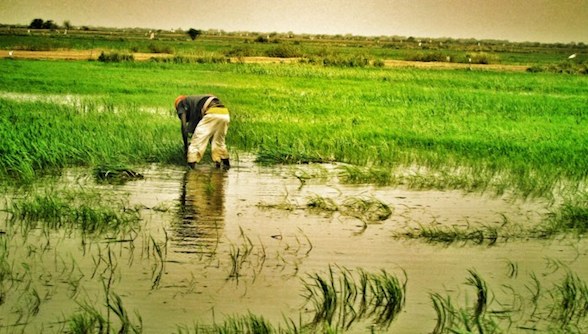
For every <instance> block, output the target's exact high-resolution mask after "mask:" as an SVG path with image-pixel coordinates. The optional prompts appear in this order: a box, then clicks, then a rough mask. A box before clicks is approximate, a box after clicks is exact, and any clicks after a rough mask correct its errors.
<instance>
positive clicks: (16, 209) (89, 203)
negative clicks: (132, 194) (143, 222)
mask: <svg viewBox="0 0 588 334" xmlns="http://www.w3.org/2000/svg"><path fill="white" fill-rule="evenodd" d="M102 200H103V198H102V197H101V196H100V195H99V194H90V193H84V192H61V193H54V192H48V193H46V194H32V195H29V196H27V197H24V198H22V199H17V200H15V201H13V202H12V203H11V206H10V207H9V208H7V212H8V213H9V214H10V218H9V221H10V223H11V224H19V226H21V227H22V228H24V229H26V230H30V229H34V228H36V227H37V226H38V224H42V225H41V226H42V227H43V228H47V229H50V230H55V229H61V228H65V229H72V230H78V231H81V232H82V234H84V235H88V236H92V235H101V234H104V233H109V232H115V233H118V232H128V231H131V230H132V229H133V227H134V226H135V225H136V224H137V223H138V222H139V220H140V217H139V212H138V210H135V209H133V208H129V207H126V206H125V205H124V203H123V206H122V207H121V208H114V209H113V208H112V207H111V206H110V205H109V206H108V207H106V206H104V204H102V203H101V202H102Z"/></svg>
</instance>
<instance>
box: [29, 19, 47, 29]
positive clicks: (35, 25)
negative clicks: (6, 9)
mask: <svg viewBox="0 0 588 334" xmlns="http://www.w3.org/2000/svg"><path fill="white" fill-rule="evenodd" d="M43 23H44V21H43V19H34V20H33V21H31V24H29V28H30V29H42V28H43Z"/></svg>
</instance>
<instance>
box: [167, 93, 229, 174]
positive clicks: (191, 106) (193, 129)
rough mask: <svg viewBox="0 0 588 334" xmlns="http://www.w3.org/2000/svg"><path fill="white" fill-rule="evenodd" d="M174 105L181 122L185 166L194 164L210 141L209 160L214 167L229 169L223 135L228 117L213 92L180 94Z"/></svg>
mask: <svg viewBox="0 0 588 334" xmlns="http://www.w3.org/2000/svg"><path fill="white" fill-rule="evenodd" d="M174 105H175V107H176V111H177V112H178V117H179V118H180V121H181V122H182V139H183V140H184V153H185V155H186V160H187V162H188V165H189V166H190V167H194V166H195V165H196V164H197V163H199V162H200V160H202V156H203V155H204V152H205V151H206V147H207V146H208V142H211V145H212V151H211V155H212V161H214V163H215V164H216V166H217V167H221V166H222V167H223V168H225V169H228V168H230V167H231V165H230V163H229V152H228V150H227V146H226V144H225V138H226V135H227V131H228V129H229V122H230V120H231V118H230V116H229V110H228V109H227V108H225V106H224V105H223V103H222V102H221V101H220V99H219V98H218V97H216V96H213V95H188V96H185V95H180V96H178V97H177V98H176V100H175V102H174ZM190 135H191V137H190Z"/></svg>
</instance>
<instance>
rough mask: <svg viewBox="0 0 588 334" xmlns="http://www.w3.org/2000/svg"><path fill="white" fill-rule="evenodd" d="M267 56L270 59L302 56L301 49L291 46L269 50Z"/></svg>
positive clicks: (281, 46)
mask: <svg viewBox="0 0 588 334" xmlns="http://www.w3.org/2000/svg"><path fill="white" fill-rule="evenodd" d="M265 54H266V55H267V56H268V57H278V58H297V57H301V56H302V52H301V51H300V49H298V48H296V47H294V46H291V45H280V46H277V47H275V48H272V49H270V50H267V51H266V52H265Z"/></svg>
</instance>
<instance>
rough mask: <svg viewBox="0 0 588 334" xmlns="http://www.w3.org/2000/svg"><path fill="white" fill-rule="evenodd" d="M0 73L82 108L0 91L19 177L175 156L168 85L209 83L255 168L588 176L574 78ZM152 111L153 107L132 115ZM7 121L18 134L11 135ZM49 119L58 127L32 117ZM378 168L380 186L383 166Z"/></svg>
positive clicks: (28, 90)
mask: <svg viewBox="0 0 588 334" xmlns="http://www.w3.org/2000/svg"><path fill="white" fill-rule="evenodd" d="M0 72H1V74H2V75H3V77H4V78H6V80H2V81H1V82H0V91H4V92H12V93H23V94H41V95H45V94H52V95H55V94H57V95H61V94H70V95H73V96H80V97H83V98H84V99H85V100H84V101H88V102H85V103H86V104H87V105H89V108H86V109H88V112H84V113H81V112H80V110H82V106H63V105H56V104H55V103H39V102H34V103H33V102H30V103H29V102H27V101H26V100H27V97H26V95H25V97H24V98H23V100H24V101H22V102H15V101H11V100H7V99H3V100H2V102H1V103H2V109H3V113H2V115H1V116H0V117H1V123H0V126H1V127H2V132H0V133H2V135H1V136H3V137H4V138H2V139H3V142H9V143H10V145H9V149H10V150H11V151H10V152H9V153H10V154H7V155H6V154H5V155H3V160H4V161H2V162H0V165H1V166H2V173H3V174H4V175H7V174H11V173H12V174H14V173H15V171H14V170H12V168H9V167H6V165H7V164H8V162H6V161H7V160H11V159H12V160H11V162H10V163H11V164H15V163H17V164H22V165H23V166H22V167H17V168H16V173H15V174H16V175H17V176H19V175H25V176H26V175H28V176H29V177H30V176H31V175H34V172H35V171H38V170H39V169H42V168H45V167H47V166H51V165H55V166H57V167H60V166H63V165H69V164H84V163H87V161H96V162H101V163H102V162H104V161H103V160H114V161H116V160H117V159H123V161H124V162H129V163H133V162H141V161H146V162H152V161H154V162H164V163H170V162H181V160H182V157H181V151H180V150H181V145H177V141H178V140H177V137H178V133H179V130H178V129H177V119H176V117H175V115H174V113H173V109H172V107H171V104H172V101H173V99H174V98H175V96H177V95H178V94H186V93H187V94H190V93H201V92H214V93H215V94H217V95H219V96H220V97H221V98H222V99H223V100H224V101H226V104H227V106H228V107H229V108H230V109H231V110H232V119H231V121H232V122H231V128H230V130H229V137H228V144H229V145H230V146H231V147H233V148H234V149H240V150H245V151H253V152H254V153H257V155H258V160H259V161H260V162H264V163H305V162H323V161H342V162H347V163H350V164H354V165H357V166H373V167H374V168H378V169H379V170H385V169H386V168H392V167H397V166H403V165H404V166H407V165H412V164H419V165H422V166H427V167H429V168H431V169H432V170H446V171H448V173H449V174H447V175H452V174H454V173H455V172H456V171H458V170H464V168H466V170H468V175H470V176H473V180H471V181H468V182H469V183H470V184H474V185H476V184H478V185H484V184H486V183H488V182H489V181H496V180H499V181H500V186H499V188H503V187H504V185H507V187H508V188H510V189H518V190H519V191H520V192H521V193H522V194H523V195H525V196H529V195H544V194H546V193H549V191H550V190H551V189H552V187H554V186H555V185H556V184H557V183H558V182H561V181H562V180H564V181H566V180H568V181H569V180H571V181H572V182H577V181H579V180H582V179H584V178H585V177H586V173H587V171H588V160H586V159H584V156H586V155H587V153H588V139H587V137H586V136H585V131H584V128H585V126H586V122H587V121H588V112H587V110H588V109H586V102H585V99H584V98H583V97H584V96H587V95H588V85H587V84H586V80H588V79H586V77H583V76H575V75H555V74H547V73H499V72H486V71H466V70H418V69H379V68H330V67H329V68H323V67H316V66H312V65H299V64H298V65H297V64H290V65H287V64H268V65H255V64H253V65H248V64H164V63H116V64H114V63H106V64H105V63H98V62H61V61H51V62H45V61H10V60H3V61H2V67H1V69H0ZM64 73H67V75H64ZM90 101H91V102H90ZM150 108H151V109H159V110H164V112H163V113H162V114H153V113H146V112H145V113H144V112H142V111H141V110H144V109H150ZM5 110H6V111H5ZM100 110H106V111H116V113H114V112H106V113H105V112H100ZM167 111H169V113H167ZM28 113H33V119H32V121H31V120H30V117H27V116H25V115H27V114H28ZM166 113H167V114H166ZM129 114H130V115H132V117H131V116H129ZM13 121H16V122H18V124H19V129H20V128H21V127H22V129H23V130H22V131H21V130H19V131H17V132H15V131H14V130H15V128H14V127H11V125H12V124H13V123H14V122H13ZM49 122H53V123H51V124H61V126H60V127H59V128H52V129H50V130H49V129H45V128H44V127H42V126H41V124H47V123H49ZM23 123H24V124H23ZM21 124H22V125H21ZM7 128H8V130H4V129H7ZM61 129H67V130H65V131H63V133H61V132H59V131H60V130H61ZM76 129H77V130H76ZM47 131H51V132H53V131H58V132H57V133H50V134H49V133H46V132H47ZM35 133H40V134H41V137H35ZM64 133H67V136H65V135H64ZM87 133H92V134H93V135H92V136H84V134H87ZM95 134H100V135H95ZM121 134H124V138H121ZM88 137H89V138H88ZM35 142H39V143H40V144H41V145H46V146H47V147H48V150H45V151H44V155H45V156H40V157H38V156H37V155H42V154H41V153H35V154H33V155H32V156H30V157H28V156H27V155H25V159H18V160H17V159H15V158H14V156H15V155H16V153H15V152H17V151H20V150H21V148H22V147H27V145H28V146H31V144H32V143H35ZM5 150H6V149H5ZM32 150H33V149H32V148H31V147H29V148H28V149H27V150H25V152H27V154H28V153H29V152H30V151H32ZM53 150H56V152H53ZM4 157H6V158H4ZM380 168H381V169H380ZM19 169H22V170H23V172H19ZM456 175H459V174H456ZM376 177H377V178H378V180H377V181H375V182H374V183H379V182H381V181H379V178H380V177H381V173H379V174H378V175H376ZM458 178H459V176H458V177H454V178H453V180H454V181H451V182H455V180H457V179H458ZM458 187H460V186H458Z"/></svg>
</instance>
